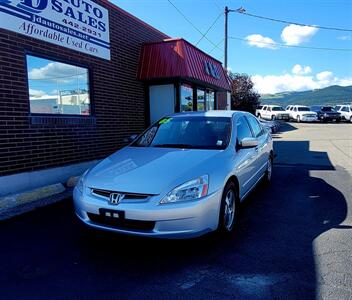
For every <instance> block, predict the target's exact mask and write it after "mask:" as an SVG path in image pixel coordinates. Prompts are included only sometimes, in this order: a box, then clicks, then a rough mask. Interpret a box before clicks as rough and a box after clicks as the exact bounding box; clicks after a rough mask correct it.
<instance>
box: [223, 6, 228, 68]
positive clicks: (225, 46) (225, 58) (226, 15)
mask: <svg viewBox="0 0 352 300" xmlns="http://www.w3.org/2000/svg"><path fill="white" fill-rule="evenodd" d="M228 16H229V8H228V7H227V6H225V45H224V51H225V55H224V67H225V70H227V39H228V34H227V27H228Z"/></svg>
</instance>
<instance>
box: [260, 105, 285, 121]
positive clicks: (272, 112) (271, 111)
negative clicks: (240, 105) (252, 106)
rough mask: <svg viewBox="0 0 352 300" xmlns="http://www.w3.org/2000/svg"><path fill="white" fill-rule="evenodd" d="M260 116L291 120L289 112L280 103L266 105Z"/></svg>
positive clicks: (268, 118)
mask: <svg viewBox="0 0 352 300" xmlns="http://www.w3.org/2000/svg"><path fill="white" fill-rule="evenodd" d="M258 117H260V118H262V119H266V120H289V114H288V113H287V112H286V111H285V110H284V109H283V107H282V106H279V105H264V106H263V107H262V109H261V110H260V111H258Z"/></svg>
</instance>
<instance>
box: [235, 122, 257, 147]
mask: <svg viewBox="0 0 352 300" xmlns="http://www.w3.org/2000/svg"><path fill="white" fill-rule="evenodd" d="M236 128H237V143H238V142H240V141H242V140H243V139H244V138H246V137H253V136H252V132H251V129H250V128H249V125H248V122H247V121H246V119H245V117H240V118H239V119H238V120H237V123H236Z"/></svg>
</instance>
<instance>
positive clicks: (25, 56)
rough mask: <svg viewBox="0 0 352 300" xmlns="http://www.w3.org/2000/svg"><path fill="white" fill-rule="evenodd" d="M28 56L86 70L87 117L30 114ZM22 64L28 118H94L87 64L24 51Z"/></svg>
mask: <svg viewBox="0 0 352 300" xmlns="http://www.w3.org/2000/svg"><path fill="white" fill-rule="evenodd" d="M28 56H34V57H37V58H41V59H46V60H50V61H53V62H58V63H63V64H67V65H72V66H75V67H80V68H85V69H87V72H88V89H89V110H90V113H89V115H79V114H47V113H33V112H31V102H30V95H29V76H28V74H29V72H28V71H29V70H28ZM24 63H25V72H26V87H27V104H28V116H29V117H34V118H35V117H40V118H49V119H54V118H60V119H62V118H67V119H72V118H83V119H89V118H95V105H94V104H95V102H94V84H93V72H92V70H93V68H92V66H91V65H89V64H85V63H81V62H76V61H72V60H65V59H63V58H60V57H56V56H53V55H48V54H42V53H40V52H33V51H29V50H25V51H24Z"/></svg>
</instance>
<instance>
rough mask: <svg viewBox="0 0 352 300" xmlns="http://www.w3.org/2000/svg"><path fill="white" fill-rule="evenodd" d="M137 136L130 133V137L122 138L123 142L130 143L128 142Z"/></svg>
mask: <svg viewBox="0 0 352 300" xmlns="http://www.w3.org/2000/svg"><path fill="white" fill-rule="evenodd" d="M137 137H138V135H137V134H132V135H131V136H130V137H128V138H124V139H123V142H124V143H128V144H130V143H132V142H133V141H134V140H135V139H136V138H137Z"/></svg>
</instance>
